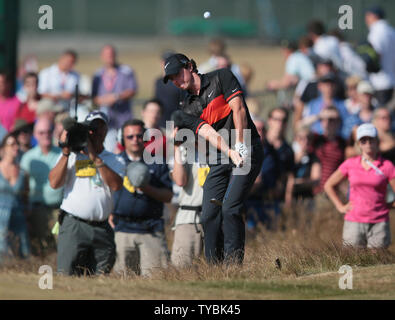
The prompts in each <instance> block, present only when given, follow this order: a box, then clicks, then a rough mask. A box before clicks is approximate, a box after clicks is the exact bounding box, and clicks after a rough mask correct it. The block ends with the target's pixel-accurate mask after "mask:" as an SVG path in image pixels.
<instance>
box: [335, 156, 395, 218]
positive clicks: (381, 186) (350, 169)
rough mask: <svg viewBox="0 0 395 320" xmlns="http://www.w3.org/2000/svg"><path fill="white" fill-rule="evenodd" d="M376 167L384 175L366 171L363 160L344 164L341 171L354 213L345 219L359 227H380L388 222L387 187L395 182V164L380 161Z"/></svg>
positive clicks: (355, 159)
mask: <svg viewBox="0 0 395 320" xmlns="http://www.w3.org/2000/svg"><path fill="white" fill-rule="evenodd" d="M373 164H374V165H375V166H376V167H378V168H379V169H380V170H381V171H382V172H383V175H381V174H379V173H377V172H376V171H375V170H374V169H373V168H369V170H365V169H364V168H363V167H362V165H361V156H356V157H353V158H350V159H347V160H346V161H344V162H343V163H342V164H341V165H340V167H339V170H340V171H341V173H342V174H343V175H345V176H346V177H347V178H348V181H349V182H350V201H351V203H352V209H351V210H350V211H349V212H347V214H346V215H345V217H344V219H345V220H348V221H353V222H360V223H378V222H383V221H388V220H389V208H388V206H387V204H386V202H385V198H386V190H387V185H388V182H389V181H390V180H392V179H393V178H395V166H394V165H393V164H392V162H390V161H388V160H384V159H383V158H382V157H379V158H378V160H376V161H374V162H373Z"/></svg>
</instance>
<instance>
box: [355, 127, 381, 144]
mask: <svg viewBox="0 0 395 320" xmlns="http://www.w3.org/2000/svg"><path fill="white" fill-rule="evenodd" d="M363 137H371V138H376V137H377V129H376V127H375V126H374V125H373V124H371V123H364V124H361V125H360V126H359V127H358V129H357V140H358V141H359V140H360V139H361V138H363Z"/></svg>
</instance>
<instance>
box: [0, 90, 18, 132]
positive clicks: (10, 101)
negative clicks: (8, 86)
mask: <svg viewBox="0 0 395 320" xmlns="http://www.w3.org/2000/svg"><path fill="white" fill-rule="evenodd" d="M20 104H21V102H20V101H19V99H18V98H17V97H16V96H14V97H11V98H7V99H5V100H0V123H1V124H2V125H3V127H4V128H5V129H6V130H7V131H8V132H10V131H11V130H12V128H13V126H14V122H15V117H16V113H17V111H18V109H19V105H20Z"/></svg>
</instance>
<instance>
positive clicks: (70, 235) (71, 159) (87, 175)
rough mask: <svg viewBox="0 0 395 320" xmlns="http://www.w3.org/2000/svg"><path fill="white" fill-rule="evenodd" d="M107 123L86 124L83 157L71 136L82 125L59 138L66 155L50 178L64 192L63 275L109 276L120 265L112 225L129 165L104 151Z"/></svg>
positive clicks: (99, 118)
mask: <svg viewBox="0 0 395 320" xmlns="http://www.w3.org/2000/svg"><path fill="white" fill-rule="evenodd" d="M107 123H108V120H107V117H106V115H105V114H103V113H102V112H98V111H94V112H91V113H90V114H88V116H87V117H86V119H85V123H84V124H83V126H86V128H87V129H88V130H87V132H88V138H87V141H86V143H87V147H86V148H84V149H83V150H81V151H79V152H76V151H78V149H79V148H78V146H77V147H76V145H75V144H74V143H71V141H72V140H73V141H74V142H75V140H76V139H75V137H74V136H71V135H70V132H71V131H72V129H73V127H74V128H75V127H76V126H77V125H76V124H75V125H74V126H71V127H68V129H69V132H68V131H67V129H66V130H65V131H64V132H63V133H62V135H61V137H60V144H61V145H62V155H61V156H60V158H59V160H58V162H57V164H56V165H55V167H54V168H53V169H52V170H51V172H50V173H49V182H50V185H51V187H52V188H54V189H57V188H60V187H62V186H64V197H63V201H62V204H61V206H60V209H61V214H60V216H59V224H60V229H59V237H58V258H57V263H58V272H59V273H62V274H66V275H74V274H80V273H82V272H84V271H88V272H89V273H95V274H101V273H109V272H110V271H111V269H112V267H113V264H114V262H115V242H114V232H113V230H112V228H111V227H110V225H109V224H108V221H107V219H108V216H109V214H110V212H111V211H112V207H113V193H114V191H116V190H119V189H120V188H121V187H122V177H123V176H124V172H125V163H124V161H123V160H122V159H121V158H119V157H117V156H116V155H114V154H113V153H111V152H108V151H106V150H104V146H103V142H104V139H105V137H106V134H107V128H108V127H107ZM78 125H80V126H81V124H78ZM65 127H67V126H65ZM74 133H75V132H74ZM82 142H83V141H82ZM72 150H73V151H72Z"/></svg>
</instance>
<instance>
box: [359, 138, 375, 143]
mask: <svg viewBox="0 0 395 320" xmlns="http://www.w3.org/2000/svg"><path fill="white" fill-rule="evenodd" d="M359 141H360V142H361V144H366V143H367V142H368V141H369V143H370V144H372V143H373V141H374V138H372V137H362V138H361V139H359Z"/></svg>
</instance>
